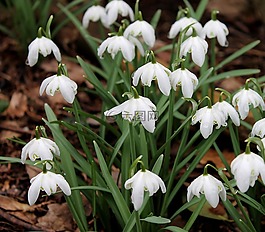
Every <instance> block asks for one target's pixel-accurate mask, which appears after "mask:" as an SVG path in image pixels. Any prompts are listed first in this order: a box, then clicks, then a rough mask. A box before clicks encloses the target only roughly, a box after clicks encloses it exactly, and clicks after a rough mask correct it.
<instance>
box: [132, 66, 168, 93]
mask: <svg viewBox="0 0 265 232" xmlns="http://www.w3.org/2000/svg"><path fill="white" fill-rule="evenodd" d="M170 73H171V71H170V70H169V69H168V68H166V67H165V66H163V65H162V64H160V63H158V62H155V63H153V62H148V63H147V64H144V65H143V66H141V67H140V68H138V69H137V70H136V71H135V72H134V73H133V75H132V79H133V85H134V86H137V85H138V82H139V79H140V78H141V82H142V84H143V85H146V86H148V87H150V86H151V82H152V80H157V83H158V87H159V89H160V91H161V92H162V93H163V94H164V95H166V96H168V95H169V93H170V89H171V85H170V80H169V75H170Z"/></svg>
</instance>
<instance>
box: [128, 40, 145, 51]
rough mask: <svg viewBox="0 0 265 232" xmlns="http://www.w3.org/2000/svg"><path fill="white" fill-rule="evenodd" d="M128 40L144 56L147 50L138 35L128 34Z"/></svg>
mask: <svg viewBox="0 0 265 232" xmlns="http://www.w3.org/2000/svg"><path fill="white" fill-rule="evenodd" d="M128 40H129V41H130V42H131V43H133V44H134V45H135V46H136V47H137V48H138V50H139V52H140V54H141V56H144V53H145V51H144V48H143V45H142V44H141V42H140V41H139V40H138V39H137V38H136V37H133V36H131V35H129V36H128Z"/></svg>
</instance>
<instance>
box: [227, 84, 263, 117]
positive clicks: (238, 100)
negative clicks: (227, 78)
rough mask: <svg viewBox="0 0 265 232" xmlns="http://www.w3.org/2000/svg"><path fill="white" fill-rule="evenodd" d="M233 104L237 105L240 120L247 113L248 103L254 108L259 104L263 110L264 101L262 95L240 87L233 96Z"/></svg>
mask: <svg viewBox="0 0 265 232" xmlns="http://www.w3.org/2000/svg"><path fill="white" fill-rule="evenodd" d="M232 104H233V106H238V112H239V115H240V117H241V119H242V120H244V119H245V118H246V117H247V116H248V113H249V105H251V104H252V105H253V107H254V108H256V107H258V106H261V108H262V110H265V103H264V100H263V99H262V97H261V96H260V95H259V94H258V93H257V92H256V91H254V90H252V89H246V88H244V89H242V90H240V91H239V92H238V93H236V94H235V95H234V96H233V99H232Z"/></svg>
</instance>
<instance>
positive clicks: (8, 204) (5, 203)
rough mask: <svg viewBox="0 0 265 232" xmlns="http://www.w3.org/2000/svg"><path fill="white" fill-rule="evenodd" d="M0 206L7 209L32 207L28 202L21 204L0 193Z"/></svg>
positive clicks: (19, 209)
mask: <svg viewBox="0 0 265 232" xmlns="http://www.w3.org/2000/svg"><path fill="white" fill-rule="evenodd" d="M0 208H2V209H5V210H8V211H23V212H26V211H29V212H30V211H32V210H33V208H32V207H31V206H29V205H28V204H23V203H20V202H18V201H16V200H15V199H13V198H11V197H7V196H2V195H0Z"/></svg>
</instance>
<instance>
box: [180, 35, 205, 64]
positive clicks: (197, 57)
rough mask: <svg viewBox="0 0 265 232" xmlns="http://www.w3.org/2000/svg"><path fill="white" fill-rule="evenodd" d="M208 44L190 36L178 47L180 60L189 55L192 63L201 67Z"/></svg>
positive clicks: (197, 37) (201, 39) (199, 38)
mask: <svg viewBox="0 0 265 232" xmlns="http://www.w3.org/2000/svg"><path fill="white" fill-rule="evenodd" d="M207 49H208V44H207V42H206V41H205V40H204V39H203V38H201V37H199V36H191V37H189V38H187V39H186V40H185V41H184V42H183V43H182V44H181V45H180V58H181V57H183V56H186V55H187V53H191V58H192V61H193V62H194V63H195V64H197V65H198V66H200V67H201V66H202V65H203V63H204V60H205V54H206V53H207Z"/></svg>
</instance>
